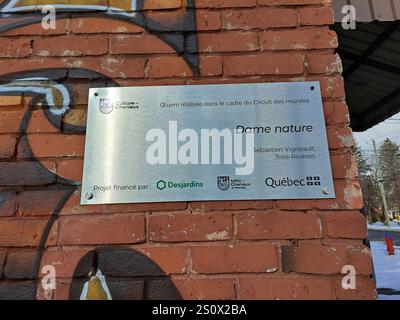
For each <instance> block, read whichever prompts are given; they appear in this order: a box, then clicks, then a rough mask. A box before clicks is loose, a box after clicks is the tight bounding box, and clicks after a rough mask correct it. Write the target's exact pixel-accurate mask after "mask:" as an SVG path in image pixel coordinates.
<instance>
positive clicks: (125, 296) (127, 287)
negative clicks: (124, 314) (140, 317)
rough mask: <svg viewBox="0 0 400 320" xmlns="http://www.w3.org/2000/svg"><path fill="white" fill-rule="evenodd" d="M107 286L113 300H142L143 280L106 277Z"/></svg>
mask: <svg viewBox="0 0 400 320" xmlns="http://www.w3.org/2000/svg"><path fill="white" fill-rule="evenodd" d="M107 286H108V288H109V290H110V293H111V296H112V298H113V300H143V299H144V297H145V293H144V292H145V282H144V281H143V280H141V279H135V278H108V279H107Z"/></svg>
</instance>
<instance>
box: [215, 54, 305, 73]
mask: <svg viewBox="0 0 400 320" xmlns="http://www.w3.org/2000/svg"><path fill="white" fill-rule="evenodd" d="M303 63H304V57H303V55H301V54H293V53H290V54H287V53H284V54H275V53H264V54H257V55H243V56H227V57H224V59H223V64H224V69H225V73H226V74H227V75H228V76H243V75H265V74H271V75H274V74H302V73H303V72H304V65H303Z"/></svg>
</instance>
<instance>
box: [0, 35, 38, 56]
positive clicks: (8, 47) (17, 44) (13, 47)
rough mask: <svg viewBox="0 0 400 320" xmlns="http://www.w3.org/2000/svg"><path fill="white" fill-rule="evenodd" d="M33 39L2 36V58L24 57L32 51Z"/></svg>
mask: <svg viewBox="0 0 400 320" xmlns="http://www.w3.org/2000/svg"><path fill="white" fill-rule="evenodd" d="M31 41H32V40H31V39H24V38H20V39H9V38H0V58H14V57H15V58H23V57H27V56H29V55H30V53H31Z"/></svg>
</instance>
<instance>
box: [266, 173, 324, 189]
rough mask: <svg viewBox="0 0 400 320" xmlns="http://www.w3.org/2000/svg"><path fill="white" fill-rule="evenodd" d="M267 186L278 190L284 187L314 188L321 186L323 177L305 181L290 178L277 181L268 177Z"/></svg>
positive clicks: (310, 178)
mask: <svg viewBox="0 0 400 320" xmlns="http://www.w3.org/2000/svg"><path fill="white" fill-rule="evenodd" d="M265 184H266V185H267V187H270V188H273V189H276V188H282V187H306V186H307V187H312V186H320V185H321V177H318V176H317V177H306V178H303V179H301V178H300V179H299V178H297V179H292V178H289V177H285V178H280V179H275V178H272V177H268V178H266V179H265Z"/></svg>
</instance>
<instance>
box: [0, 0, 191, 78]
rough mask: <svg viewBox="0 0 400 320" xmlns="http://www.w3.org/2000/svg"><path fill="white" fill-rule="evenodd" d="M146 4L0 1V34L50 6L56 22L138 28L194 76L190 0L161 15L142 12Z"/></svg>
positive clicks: (34, 21) (31, 21) (35, 20)
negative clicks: (88, 20) (103, 21)
mask: <svg viewBox="0 0 400 320" xmlns="http://www.w3.org/2000/svg"><path fill="white" fill-rule="evenodd" d="M148 2H151V1H147V0H134V1H112V0H110V1H104V0H90V1H88V0H67V1H61V0H3V1H2V0H0V33H1V32H5V31H9V30H13V29H16V28H19V27H23V26H28V25H32V24H37V23H39V22H41V20H42V19H43V14H42V13H41V11H40V10H41V9H42V8H43V7H44V6H46V5H52V6H53V7H54V8H55V9H56V10H57V14H56V18H57V19H66V18H79V17H87V18H90V17H96V18H107V19H111V20H120V21H122V22H127V23H130V24H134V25H137V26H140V27H142V28H143V29H144V30H146V31H147V32H149V33H151V34H153V35H155V36H157V37H158V38H160V39H161V40H162V41H164V42H165V43H167V44H168V45H169V46H170V47H171V48H173V49H174V50H175V51H176V52H178V53H180V54H181V55H182V57H183V59H184V60H185V61H186V63H187V64H188V66H189V67H190V68H191V70H192V71H193V73H194V74H198V73H199V56H198V55H197V54H193V52H197V50H196V49H197V47H198V42H197V37H196V34H195V31H196V16H195V9H194V0H186V1H185V4H184V6H183V7H182V8H181V9H179V10H174V11H171V12H162V13H159V12H156V11H153V10H146V8H147V7H146V4H147V3H148ZM21 13H23V14H21ZM193 33H194V34H193ZM177 35H180V36H181V37H186V38H187V39H188V40H187V41H186V42H187V43H188V48H182V45H181V43H182V42H181V39H180V37H179V36H177Z"/></svg>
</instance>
